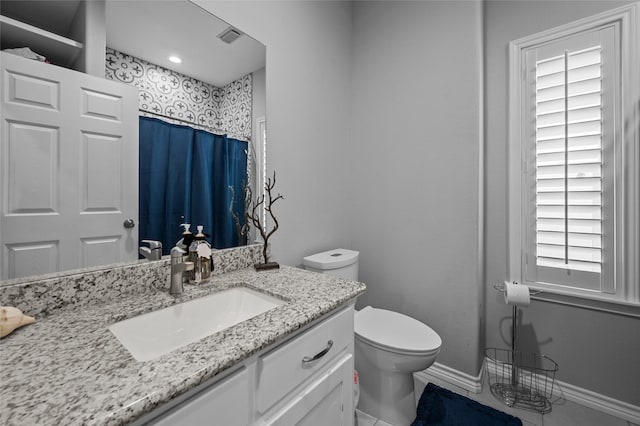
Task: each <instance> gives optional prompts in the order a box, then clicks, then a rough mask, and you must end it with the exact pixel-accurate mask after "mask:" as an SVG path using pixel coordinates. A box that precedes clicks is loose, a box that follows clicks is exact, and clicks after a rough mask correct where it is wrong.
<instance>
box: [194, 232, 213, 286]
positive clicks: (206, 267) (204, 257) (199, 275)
mask: <svg viewBox="0 0 640 426" xmlns="http://www.w3.org/2000/svg"><path fill="white" fill-rule="evenodd" d="M203 228H204V227H203V226H202V225H198V233H197V234H196V236H195V237H194V238H193V241H192V242H191V244H190V245H189V261H190V262H193V264H194V268H193V271H190V272H189V282H190V283H191V284H200V283H204V282H207V281H209V280H210V279H211V271H212V270H213V261H212V259H211V246H210V245H209V243H208V242H207V240H206V237H205V235H204V233H203V232H202V230H203Z"/></svg>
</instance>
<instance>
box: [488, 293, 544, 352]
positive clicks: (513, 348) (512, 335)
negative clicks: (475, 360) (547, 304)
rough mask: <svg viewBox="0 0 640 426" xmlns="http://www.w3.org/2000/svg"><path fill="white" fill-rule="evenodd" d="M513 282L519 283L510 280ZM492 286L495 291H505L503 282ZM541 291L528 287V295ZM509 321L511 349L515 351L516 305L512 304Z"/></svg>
mask: <svg viewBox="0 0 640 426" xmlns="http://www.w3.org/2000/svg"><path fill="white" fill-rule="evenodd" d="M512 283H513V284H519V283H518V282H517V281H512ZM493 288H495V289H496V290H497V291H499V292H501V293H504V292H505V291H506V288H505V285H504V284H494V285H493ZM540 293H542V290H531V289H529V295H530V296H535V295H536V294H540ZM511 321H512V325H511V350H512V351H515V350H516V324H518V307H517V306H516V305H513V311H512V314H511Z"/></svg>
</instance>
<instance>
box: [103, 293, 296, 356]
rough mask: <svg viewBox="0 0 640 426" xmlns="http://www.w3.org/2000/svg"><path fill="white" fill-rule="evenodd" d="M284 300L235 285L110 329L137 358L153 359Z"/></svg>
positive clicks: (273, 306) (112, 326)
mask: <svg viewBox="0 0 640 426" xmlns="http://www.w3.org/2000/svg"><path fill="white" fill-rule="evenodd" d="M284 303H286V302H284V301H283V300H280V299H278V298H275V297H272V296H269V295H267V294H264V293H260V292H258V291H255V290H251V289H248V288H246V287H233V288H230V289H228V290H223V291H220V292H218V293H213V294H211V295H209V296H204V297H201V298H199V299H194V300H190V301H188V302H184V303H180V304H179V305H174V306H170V307H168V308H164V309H160V310H157V311H153V312H149V313H148V314H143V315H140V316H137V317H133V318H129V319H126V320H124V321H120V322H117V323H115V324H112V325H111V326H110V327H109V330H111V332H112V333H113V334H114V335H115V336H116V337H117V338H118V340H119V341H120V343H122V345H123V346H124V347H125V348H127V350H128V351H129V352H130V353H131V355H133V357H134V358H135V359H136V360H137V361H149V360H152V359H155V358H158V357H159V356H161V355H164V354H167V353H169V352H171V351H173V350H175V349H178V348H181V347H182V346H185V345H188V344H189V343H193V342H196V341H198V340H200V339H202V338H204V337H207V336H210V335H212V334H214V333H217V332H218V331H221V330H224V329H225V328H228V327H231V326H232V325H235V324H238V323H240V322H242V321H245V320H248V319H249V318H253V317H255V316H256V315H260V314H261V313H263V312H266V311H268V310H270V309H273V308H275V307H277V306H280V305H282V304H284Z"/></svg>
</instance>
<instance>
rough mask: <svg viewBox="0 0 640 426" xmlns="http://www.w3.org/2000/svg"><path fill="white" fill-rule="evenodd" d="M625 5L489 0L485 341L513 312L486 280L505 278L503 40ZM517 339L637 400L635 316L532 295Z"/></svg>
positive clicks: (585, 381) (502, 336)
mask: <svg viewBox="0 0 640 426" xmlns="http://www.w3.org/2000/svg"><path fill="white" fill-rule="evenodd" d="M627 3H628V2H627ZM622 4H624V2H612V1H565V2H562V1H554V2H548V1H514V2H508V1H487V2H486V3H485V19H486V21H485V37H486V39H485V40H486V50H485V75H486V79H485V93H486V109H485V117H486V135H485V140H486V199H485V205H486V227H485V231H486V250H485V252H486V282H487V286H486V300H487V303H486V330H485V332H486V345H487V346H489V347H492V346H497V347H509V345H510V340H509V339H508V338H507V336H508V335H509V327H510V324H511V320H510V316H511V311H510V308H508V307H507V306H506V305H504V302H503V301H502V300H501V298H500V297H498V295H497V294H496V292H495V291H494V290H493V288H492V285H493V284H496V283H500V282H502V281H503V280H505V279H506V278H507V275H506V274H507V262H508V257H507V250H506V248H507V237H508V234H507V231H508V229H507V222H508V221H507V200H506V194H507V177H508V168H507V164H508V163H507V161H508V151H507V150H508V147H507V121H506V120H507V96H508V62H507V60H508V56H507V44H508V43H509V41H511V40H515V39H517V38H520V37H523V36H526V35H529V34H534V33H536V32H539V31H542V30H545V29H548V28H552V27H555V26H559V25H562V24H564V23H567V22H571V21H575V20H577V19H580V18H584V17H587V16H591V15H595V14H597V13H599V12H602V11H604V10H609V9H612V8H615V7H617V6H620V5H622ZM522 322H523V325H522V327H521V337H520V338H518V339H517V340H518V341H520V342H521V343H522V344H523V345H524V347H523V349H525V350H528V351H531V350H537V351H539V352H541V353H544V354H547V355H548V356H549V357H551V358H552V359H553V360H555V361H556V362H558V364H559V365H560V370H559V372H558V376H557V379H558V380H562V381H564V382H567V383H571V384H573V385H576V386H580V387H582V388H585V389H589V390H592V391H595V392H598V393H601V394H604V395H607V396H610V397H613V398H616V399H619V400H622V401H626V402H629V403H632V404H634V405H640V361H639V360H640V319H633V318H630V317H624V316H620V315H614V314H607V313H601V312H595V311H591V310H585V309H581V308H573V307H568V306H563V305H558V304H552V303H546V302H537V301H534V302H532V304H531V305H530V306H529V307H527V308H525V309H524V315H523V317H522Z"/></svg>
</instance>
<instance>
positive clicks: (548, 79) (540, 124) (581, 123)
mask: <svg viewBox="0 0 640 426" xmlns="http://www.w3.org/2000/svg"><path fill="white" fill-rule="evenodd" d="M601 53H602V47H601V46H599V45H598V46H593V47H591V48H587V49H585V50H581V51H577V52H569V51H568V50H565V52H563V54H562V55H560V56H556V57H553V58H549V59H544V60H541V61H538V62H537V63H536V176H535V178H536V263H537V265H540V266H547V267H551V268H563V269H572V270H579V271H590V272H597V273H600V272H601V270H602V267H601V262H602V55H601Z"/></svg>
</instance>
